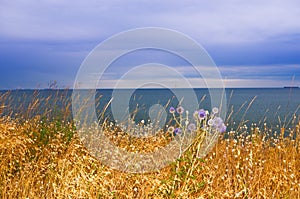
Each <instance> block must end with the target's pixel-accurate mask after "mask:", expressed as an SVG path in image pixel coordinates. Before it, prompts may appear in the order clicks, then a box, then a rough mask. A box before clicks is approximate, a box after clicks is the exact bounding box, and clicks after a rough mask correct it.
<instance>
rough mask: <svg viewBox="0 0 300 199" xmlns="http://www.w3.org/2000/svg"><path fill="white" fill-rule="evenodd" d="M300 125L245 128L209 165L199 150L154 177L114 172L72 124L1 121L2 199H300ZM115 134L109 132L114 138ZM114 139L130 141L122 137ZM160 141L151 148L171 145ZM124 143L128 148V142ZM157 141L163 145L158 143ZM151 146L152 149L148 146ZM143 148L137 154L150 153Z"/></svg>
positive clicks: (220, 144)
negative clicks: (92, 152)
mask: <svg viewBox="0 0 300 199" xmlns="http://www.w3.org/2000/svg"><path fill="white" fill-rule="evenodd" d="M299 125H300V124H299V122H298V124H297V125H295V127H293V128H292V129H290V130H289V131H288V132H285V133H286V134H289V136H287V137H283V136H280V133H281V134H283V131H284V129H282V132H278V136H277V137H272V136H270V135H273V134H274V132H273V130H272V129H268V128H267V127H265V128H263V129H259V128H257V127H255V126H250V127H248V128H247V127H246V126H245V127H243V128H240V129H239V132H235V131H232V132H230V133H229V135H230V136H229V137H228V138H226V139H223V138H221V137H220V139H219V140H218V143H217V144H216V145H215V147H214V148H213V150H212V151H211V152H210V153H209V154H207V156H206V157H205V158H203V159H197V158H195V148H194V147H193V146H192V147H190V148H189V150H188V151H186V153H185V154H184V155H183V157H182V158H180V159H178V160H177V161H176V162H174V163H173V164H171V165H169V166H168V167H166V168H164V169H162V170H160V171H159V172H155V173H149V174H129V173H123V172H120V171H116V170H112V169H110V168H108V167H106V166H104V165H102V164H101V163H99V162H98V161H97V160H96V159H95V158H93V157H92V156H90V155H89V153H88V151H87V150H86V149H85V148H84V147H83V146H82V145H81V143H80V141H79V139H78V138H77V135H76V131H75V129H74V127H73V125H72V124H71V123H68V122H63V120H54V121H53V120H52V121H48V120H46V119H45V118H40V117H35V118H33V119H30V120H22V121H18V120H16V119H10V118H7V117H3V118H1V119H0V196H1V197H2V198H172V197H173V198H300V169H299V168H300V158H299V157H300V141H299V136H300V135H299V134H300V133H299ZM114 133H115V132H107V134H108V135H109V134H111V135H114ZM118 135H119V137H115V136H111V139H115V140H118V139H119V140H123V142H119V143H120V145H122V144H123V145H124V147H125V145H126V146H129V145H128V142H126V139H128V135H126V134H122V133H121V134H118ZM167 139H168V137H166V136H163V135H162V136H160V137H159V139H156V142H151V141H148V143H145V144H146V146H148V147H151V145H152V144H153V145H159V144H162V145H163V144H165V143H166V142H168V140H167ZM124 140H125V141H124ZM157 142H158V143H157ZM147 144H148V145H147ZM144 146H145V145H141V144H139V145H136V146H134V148H132V147H131V149H130V150H137V151H141V150H145V149H143V147H144Z"/></svg>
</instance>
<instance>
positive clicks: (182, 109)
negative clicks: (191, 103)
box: [176, 106, 184, 114]
mask: <svg viewBox="0 0 300 199" xmlns="http://www.w3.org/2000/svg"><path fill="white" fill-rule="evenodd" d="M176 111H177V113H179V114H182V113H183V112H184V108H183V107H182V106H179V107H178V108H177V109H176Z"/></svg>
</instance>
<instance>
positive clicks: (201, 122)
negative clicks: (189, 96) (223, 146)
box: [168, 106, 226, 135]
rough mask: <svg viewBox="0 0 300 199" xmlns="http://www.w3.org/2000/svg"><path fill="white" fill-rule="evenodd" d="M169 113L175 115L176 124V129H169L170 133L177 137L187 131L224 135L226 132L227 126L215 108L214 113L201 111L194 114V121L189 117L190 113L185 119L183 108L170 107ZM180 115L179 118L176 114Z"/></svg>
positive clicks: (172, 127) (170, 127)
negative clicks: (202, 131)
mask: <svg viewBox="0 0 300 199" xmlns="http://www.w3.org/2000/svg"><path fill="white" fill-rule="evenodd" d="M169 112H170V113H171V114H173V120H174V121H175V122H176V126H177V127H176V128H175V127H174V126H169V127H168V132H169V133H174V134H175V135H180V134H182V133H183V132H186V131H198V130H200V129H202V130H204V131H207V132H209V133H214V132H220V133H224V132H225V131H226V125H225V124H224V121H223V120H222V118H220V117H218V116H217V115H218V113H219V109H218V108H216V107H214V108H213V109H212V112H211V113H209V111H207V110H204V109H200V110H197V111H195V112H194V114H193V121H191V120H190V119H189V117H188V111H186V112H185V113H186V117H183V114H184V108H183V107H182V106H179V107H177V108H176V109H175V108H174V107H170V109H169ZM176 113H177V114H179V118H178V117H176V115H175V114H176Z"/></svg>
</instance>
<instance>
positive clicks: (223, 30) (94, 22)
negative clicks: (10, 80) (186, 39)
mask: <svg viewBox="0 0 300 199" xmlns="http://www.w3.org/2000/svg"><path fill="white" fill-rule="evenodd" d="M299 7H300V2H299V1H297V0H287V1H272V2H269V1H259V0H255V1H246V2H245V1H234V0H229V1H221V0H217V1H211V2H207V1H206V2H203V1H191V0H189V1H184V2H174V1H171V0H167V1H157V0H154V1H138V0H134V1H120V0H117V1H116V0H115V1H96V0H92V1H88V2H85V1H73V2H72V4H70V2H69V1H66V0H61V1H50V0H45V1H39V2H36V1H33V0H28V1H21V0H16V1H9V0H3V1H2V2H1V8H0V13H1V14H0V17H1V21H0V26H1V27H2V28H1V33H0V34H1V35H2V36H5V37H13V38H24V39H42V40H43V39H46V40H62V41H64V40H91V39H92V40H94V39H99V38H100V39H103V38H105V37H108V36H110V35H112V34H114V33H117V32H119V31H122V30H126V29H129V28H135V27H143V26H161V27H167V28H173V29H176V30H179V31H182V32H185V33H187V34H189V35H190V36H192V37H193V38H196V39H197V40H199V41H200V42H205V43H220V42H221V43H232V42H258V41H264V40H267V39H272V38H273V37H276V36H278V35H285V34H287V33H299V30H300V24H299V23H298V19H299V18H300V10H299ZM150 8H151V9H150Z"/></svg>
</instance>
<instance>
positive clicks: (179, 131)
mask: <svg viewBox="0 0 300 199" xmlns="http://www.w3.org/2000/svg"><path fill="white" fill-rule="evenodd" d="M174 133H175V135H178V134H181V133H182V131H181V129H180V128H176V129H175V131H174Z"/></svg>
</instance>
